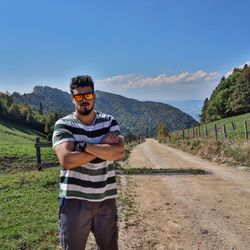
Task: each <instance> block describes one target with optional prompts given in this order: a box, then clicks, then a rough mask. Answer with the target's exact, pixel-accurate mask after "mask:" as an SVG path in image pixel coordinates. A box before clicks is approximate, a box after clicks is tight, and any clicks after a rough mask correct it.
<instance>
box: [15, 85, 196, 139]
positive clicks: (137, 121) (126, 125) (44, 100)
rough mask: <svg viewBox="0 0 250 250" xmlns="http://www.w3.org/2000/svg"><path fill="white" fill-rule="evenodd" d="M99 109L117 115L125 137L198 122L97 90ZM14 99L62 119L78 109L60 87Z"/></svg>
mask: <svg viewBox="0 0 250 250" xmlns="http://www.w3.org/2000/svg"><path fill="white" fill-rule="evenodd" d="M96 96H97V100H96V105H95V109H96V110H98V111H101V112H104V113H108V114H110V115H113V116H114V117H115V118H116V119H117V121H118V123H119V125H120V127H121V130H122V132H123V133H124V134H131V133H132V134H136V135H147V136H152V135H154V134H155V133H156V130H157V127H158V126H159V124H161V123H163V124H165V125H166V127H167V130H168V131H173V130H180V129H184V128H188V127H191V126H192V125H193V124H194V123H196V121H195V120H194V119H193V118H192V117H191V116H190V115H188V114H186V113H184V112H182V111H181V110H179V109H178V108H175V107H173V106H171V105H168V104H164V103H159V102H150V101H144V102H141V101H138V100H135V99H130V98H126V97H123V96H120V95H116V94H111V93H107V92H102V91H98V90H97V91H96ZM12 98H13V99H14V100H15V102H17V103H26V104H28V105H30V106H31V107H32V108H33V109H35V110H39V108H40V107H41V106H42V107H43V111H44V112H57V113H58V114H59V116H64V115H67V114H69V113H71V112H73V110H74V107H73V104H72V102H71V97H70V94H69V93H68V92H64V91H61V90H59V89H56V88H51V87H47V86H45V87H43V86H36V87H34V89H33V92H32V93H29V94H23V95H21V94H19V93H17V92H14V93H13V94H12Z"/></svg>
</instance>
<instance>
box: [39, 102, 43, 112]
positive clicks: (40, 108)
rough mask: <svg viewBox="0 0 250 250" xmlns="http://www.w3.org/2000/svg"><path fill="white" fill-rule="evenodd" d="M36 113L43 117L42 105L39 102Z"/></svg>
mask: <svg viewBox="0 0 250 250" xmlns="http://www.w3.org/2000/svg"><path fill="white" fill-rule="evenodd" d="M38 113H39V114H40V115H43V104H42V103H41V102H40V104H39V110H38Z"/></svg>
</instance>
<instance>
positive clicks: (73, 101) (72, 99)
mask: <svg viewBox="0 0 250 250" xmlns="http://www.w3.org/2000/svg"><path fill="white" fill-rule="evenodd" d="M71 101H72V103H73V104H74V105H75V100H74V98H73V96H72V95H71Z"/></svg>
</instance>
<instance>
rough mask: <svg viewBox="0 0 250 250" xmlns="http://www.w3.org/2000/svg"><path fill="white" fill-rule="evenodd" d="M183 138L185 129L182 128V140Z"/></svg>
mask: <svg viewBox="0 0 250 250" xmlns="http://www.w3.org/2000/svg"><path fill="white" fill-rule="evenodd" d="M184 139H185V130H184V129H183V130H182V140H184Z"/></svg>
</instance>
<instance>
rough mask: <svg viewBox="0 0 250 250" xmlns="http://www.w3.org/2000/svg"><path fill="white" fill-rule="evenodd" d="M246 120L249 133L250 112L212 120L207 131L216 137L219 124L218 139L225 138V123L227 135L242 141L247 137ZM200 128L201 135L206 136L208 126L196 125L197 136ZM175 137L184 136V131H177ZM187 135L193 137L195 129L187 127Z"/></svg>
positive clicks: (211, 136)
mask: <svg viewBox="0 0 250 250" xmlns="http://www.w3.org/2000/svg"><path fill="white" fill-rule="evenodd" d="M244 121H247V125H248V133H249V134H250V113H247V114H244V115H238V116H233V117H229V118H225V119H221V120H218V121H215V122H211V123H208V124H207V132H208V138H215V128H214V127H215V124H216V126H217V131H218V132H217V133H218V139H224V133H223V124H225V127H226V131H227V136H228V139H229V140H238V141H242V140H244V139H245V132H244ZM199 130H200V136H201V137H206V132H205V131H206V126H205V125H201V126H200V128H199V127H196V128H195V129H194V132H195V137H197V136H198V135H199ZM172 135H173V137H176V136H177V135H178V136H179V137H182V131H178V132H177V131H175V132H174V133H173V134H172ZM185 137H186V138H191V137H193V129H186V130H185Z"/></svg>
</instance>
